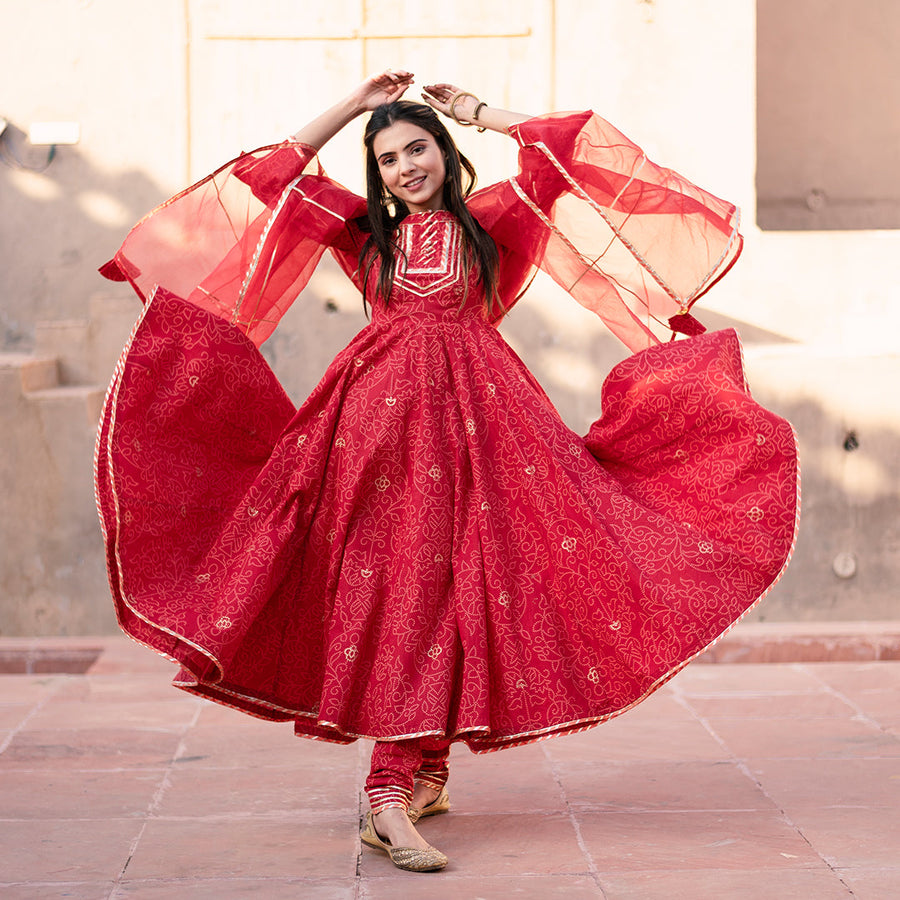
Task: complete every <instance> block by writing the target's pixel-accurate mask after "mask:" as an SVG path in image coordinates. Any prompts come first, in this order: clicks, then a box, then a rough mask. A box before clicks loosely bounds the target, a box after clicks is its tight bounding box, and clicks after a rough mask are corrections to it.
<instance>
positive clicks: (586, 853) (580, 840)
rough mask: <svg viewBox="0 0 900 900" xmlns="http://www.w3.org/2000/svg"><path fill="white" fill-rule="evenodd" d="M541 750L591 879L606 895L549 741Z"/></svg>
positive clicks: (543, 744) (541, 745)
mask: <svg viewBox="0 0 900 900" xmlns="http://www.w3.org/2000/svg"><path fill="white" fill-rule="evenodd" d="M540 748H541V752H542V753H543V755H544V759H545V760H546V761H547V765H548V766H549V767H550V774H551V775H552V776H553V780H554V782H555V783H556V788H557V790H558V791H559V793H560V796H561V797H562V799H563V803H564V804H565V807H566V815H568V817H569V821H570V822H571V824H572V829H573V831H574V832H575V841H576V843H577V844H578V847H579V849H580V850H581V853H582V856H583V857H584V858H585V859H586V860H587V864H588V874H589V875H590V877H591V880H592V881H593V882H594V884H595V885H596V886H597V890H599V891H600V896H601V897H606V892H605V891H604V890H603V885H602V883H601V881H600V870H599V869H598V868H597V864H596V863H595V862H594V857H593V854H592V853H591V852H590V850H588V847H587V844H585V842H584V835H582V833H581V825H580V824H579V822H578V819H577V817H576V816H575V813H574V811H573V809H572V804H571V803H569V797H568V795H567V794H566V789H565V788H564V787H563V783H562V779H561V778H560V775H559V772H558V771H557V768H556V764H555V762H554V761H553V758H552V757H551V756H550V753H549V752H548V750H547V742H546V741H542V742H541V743H540Z"/></svg>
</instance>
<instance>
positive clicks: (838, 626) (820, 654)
mask: <svg viewBox="0 0 900 900" xmlns="http://www.w3.org/2000/svg"><path fill="white" fill-rule="evenodd" d="M875 660H900V622H896V621H890V622H748V623H746V624H742V625H738V626H736V627H735V628H734V629H733V630H732V631H730V632H729V633H728V634H727V635H726V636H725V637H724V638H722V640H721V641H719V643H718V644H716V645H715V646H714V647H711V648H710V649H709V650H707V651H706V653H704V654H703V655H702V656H700V657H698V658H697V660H696V661H697V662H702V663H787V662H872V661H875Z"/></svg>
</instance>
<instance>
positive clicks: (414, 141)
mask: <svg viewBox="0 0 900 900" xmlns="http://www.w3.org/2000/svg"><path fill="white" fill-rule="evenodd" d="M424 141H425V138H415V139H414V140H411V141H410V142H409V143H408V144H407V145H406V146H405V147H404V148H403V149H404V150H409V148H410V147H412V145H413V144H418V143H423V142H424ZM386 156H396V151H395V150H388V151H387V152H386V153H382V154H381V155H380V156H379V157H378V158H379V159H384V158H385V157H386Z"/></svg>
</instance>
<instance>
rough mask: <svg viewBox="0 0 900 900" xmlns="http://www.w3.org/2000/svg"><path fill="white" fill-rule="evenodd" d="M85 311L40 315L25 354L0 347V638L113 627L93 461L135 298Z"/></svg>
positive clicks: (99, 301) (96, 301)
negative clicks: (64, 316)
mask: <svg viewBox="0 0 900 900" xmlns="http://www.w3.org/2000/svg"><path fill="white" fill-rule="evenodd" d="M89 311H90V312H89V318H87V319H77V320H76V319H73V320H62V321H47V322H38V323H37V324H36V326H35V342H34V350H33V351H32V352H30V353H18V352H16V353H0V434H2V439H0V440H2V444H3V448H4V450H3V452H2V453H0V487H2V492H0V494H2V499H0V507H2V515H0V635H2V636H6V637H9V636H16V635H51V634H69V635H77V634H101V633H105V632H110V631H113V630H114V629H115V621H114V618H113V614H112V610H111V604H110V601H109V599H108V591H107V587H106V571H105V562H104V554H103V545H102V540H101V538H100V533H99V527H98V525H97V516H96V512H95V508H94V498H93V467H92V462H93V453H94V439H95V434H96V428H97V420H98V418H99V415H100V409H101V406H102V403H103V397H104V394H105V391H106V385H107V383H108V381H109V378H110V376H111V374H112V371H113V368H114V367H115V362H116V359H117V358H118V355H119V353H120V351H121V348H122V346H123V345H124V343H125V341H126V340H127V338H128V335H129V333H130V331H131V328H132V326H133V324H134V320H135V318H136V317H137V314H138V312H139V304H138V303H137V301H136V300H135V299H134V298H133V297H131V296H127V295H122V294H119V295H110V294H102V295H97V296H95V297H93V298H91V301H90V306H89Z"/></svg>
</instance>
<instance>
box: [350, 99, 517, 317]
mask: <svg viewBox="0 0 900 900" xmlns="http://www.w3.org/2000/svg"><path fill="white" fill-rule="evenodd" d="M397 121H405V122H411V123H412V124H413V125H418V126H419V128H422V129H424V130H425V131H427V132H428V133H429V134H430V135H431V136H432V137H433V138H434V139H435V141H436V143H437V145H438V148H439V149H440V151H441V152H442V153H443V155H444V167H445V173H446V174H445V177H444V193H443V200H444V208H445V209H447V210H448V211H449V212H451V213H453V215H454V216H456V218H457V219H459V222H460V225H462V262H463V274H464V276H465V279H466V284H467V285H468V282H469V276H470V274H471V272H472V269H473V268H476V269H477V271H478V276H479V278H480V280H481V284H482V287H483V288H484V296H485V302H486V304H487V308H488V310H489V311H490V312H493V311H494V309H495V307H498V306H499V305H500V297H499V294H498V292H497V268H498V255H497V246H496V244H494V241H493V239H492V238H491V236H490V235H489V234H488V233H487V232H486V231H485V230H484V229H483V228H482V227H481V225H479V224H478V222H477V221H476V220H475V218H474V217H473V216H472V214H471V213H470V212H469V210H468V208H467V207H466V204H465V202H464V201H465V198H466V197H468V196H469V194H470V193H471V191H472V188H473V187H474V186H475V177H476V176H475V167H474V166H473V165H472V163H471V162H469V160H468V159H466V157H465V156H463V154H462V153H460V152H459V150H458V149H457V147H456V144H455V143H454V142H453V138H452V137H450V132H449V131H447V129H446V128H445V127H444V124H443V123H442V122H441V120H440V119H439V118H438V116H437V113H435V111H434V110H433V109H432V108H431V107H430V106H426V105H425V104H424V103H413V102H411V101H409V100H398V101H396V102H395V103H385V104H383V105H381V106H378V107H376V108H375V110H374V111H373V112H372V115H371V117H370V118H369V121H368V123H367V124H366V132H365V136H364V138H363V142H364V144H365V147H366V199H367V202H368V230H369V237H368V238H367V240H366V242H365V244H364V245H363V248H362V250H361V251H360V254H359V268H360V273H361V276H362V279H361V280H362V283H363V302H364V303H365V302H366V300H367V297H366V288H367V286H368V281H369V273H370V271H371V269H372V264H373V263H374V262H375V260H376V259H378V260H380V262H381V267H380V269H379V271H378V283H377V286H376V289H375V293H376V296H377V297H379V298H380V299H382V300H383V301H384V302H385V303H387V302H388V297H390V295H391V290H392V288H393V286H394V267H395V261H396V255H395V254H396V250H397V246H396V244H395V243H394V241H393V233H394V230H395V229H396V227H397V226H398V225H399V224H400V222H402V221H403V219H405V218H406V216H408V215H409V208H408V207H407V205H406V204H405V203H404V202H403V201H402V200H399V199H398V198H397V197H394V196H393V194H391V193H390V192H389V191H388V189H387V188H386V187H385V185H384V182H383V181H382V180H381V173H380V172H379V171H378V161H377V160H376V159H375V151H374V149H373V144H374V142H375V136H376V135H377V134H378V132H380V131H383V130H384V129H385V128H388V127H389V126H391V125H393V124H394V123H395V122H397ZM463 172H465V173H466V179H467V180H466V185H465V187H463Z"/></svg>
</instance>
